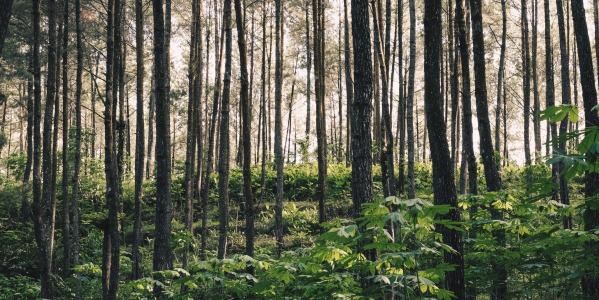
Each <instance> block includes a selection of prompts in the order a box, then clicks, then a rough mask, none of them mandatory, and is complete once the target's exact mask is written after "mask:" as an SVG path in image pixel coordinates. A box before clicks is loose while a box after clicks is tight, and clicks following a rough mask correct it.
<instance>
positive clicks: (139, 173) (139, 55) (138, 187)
mask: <svg viewBox="0 0 599 300" xmlns="http://www.w3.org/2000/svg"><path fill="white" fill-rule="evenodd" d="M143 28H144V13H143V2H142V0H135V47H136V51H135V57H136V63H137V66H136V71H137V80H136V92H137V96H136V98H137V99H136V100H137V106H136V107H137V112H136V124H135V128H136V131H137V133H136V134H135V191H134V198H135V208H134V212H133V214H134V216H135V221H134V224H133V246H132V249H131V267H132V270H131V278H132V279H133V280H136V279H139V278H141V266H140V262H141V257H140V253H139V247H140V246H141V239H142V235H141V204H142V203H141V201H142V191H143V188H142V184H143V174H144V154H145V148H144V146H145V143H144V138H145V136H144V74H145V72H144V64H143V62H144V30H143Z"/></svg>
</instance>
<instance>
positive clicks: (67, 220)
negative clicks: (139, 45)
mask: <svg viewBox="0 0 599 300" xmlns="http://www.w3.org/2000/svg"><path fill="white" fill-rule="evenodd" d="M63 13H64V15H63V22H64V31H63V33H62V275H63V277H68V276H69V275H70V273H71V209H70V205H69V204H70V203H69V159H68V153H69V97H68V93H69V78H68V49H67V48H68V46H69V1H64V12H63Z"/></svg>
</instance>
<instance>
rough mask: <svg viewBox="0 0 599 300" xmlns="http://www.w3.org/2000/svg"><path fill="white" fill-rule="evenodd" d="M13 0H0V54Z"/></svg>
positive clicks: (6, 32)
mask: <svg viewBox="0 0 599 300" xmlns="http://www.w3.org/2000/svg"><path fill="white" fill-rule="evenodd" d="M12 3H13V0H0V54H2V48H3V46H4V39H6V36H7V35H8V24H9V23H10V17H11V16H12Z"/></svg>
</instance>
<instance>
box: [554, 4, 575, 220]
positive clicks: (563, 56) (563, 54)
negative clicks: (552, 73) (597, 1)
mask: <svg viewBox="0 0 599 300" xmlns="http://www.w3.org/2000/svg"><path fill="white" fill-rule="evenodd" d="M555 3H556V6H557V9H556V10H557V23H558V28H559V48H560V62H561V81H562V85H561V87H562V105H567V104H570V103H571V100H570V94H571V90H570V58H569V54H568V49H567V48H568V45H567V39H566V29H565V20H564V6H563V2H562V0H556V1H555ZM568 123H569V122H568V118H565V119H564V120H563V121H562V122H561V123H560V125H559V135H561V136H564V135H565V134H566V133H567V132H568ZM558 149H559V151H562V152H564V153H565V151H566V142H565V141H562V142H559V143H558ZM557 167H558V172H559V173H560V176H559V188H560V200H561V203H562V204H565V205H569V204H570V195H569V192H568V181H567V180H566V175H565V174H562V173H563V172H562V170H563V168H564V165H563V163H559V164H558V166H557ZM563 226H564V229H570V228H572V219H571V218H564V220H563Z"/></svg>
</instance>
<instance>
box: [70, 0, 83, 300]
mask: <svg viewBox="0 0 599 300" xmlns="http://www.w3.org/2000/svg"><path fill="white" fill-rule="evenodd" d="M75 31H76V33H77V39H76V45H77V71H76V75H75V76H76V79H75V154H74V156H75V157H74V162H73V178H72V191H71V192H72V196H71V197H72V198H71V215H72V216H73V222H72V224H73V225H72V236H73V241H72V244H73V253H72V256H73V266H78V265H79V174H80V169H81V133H82V128H81V126H82V122H81V94H82V92H83V82H82V76H83V32H82V29H81V0H76V1H75ZM75 276H76V277H77V283H76V286H75V287H76V288H75V295H76V298H77V299H81V293H82V290H81V279H80V277H79V273H78V272H77V271H75Z"/></svg>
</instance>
